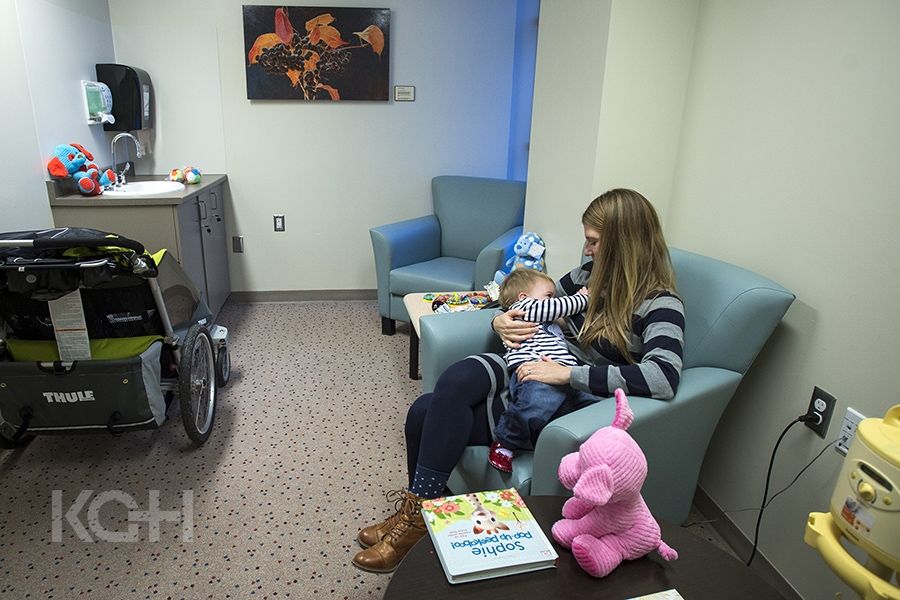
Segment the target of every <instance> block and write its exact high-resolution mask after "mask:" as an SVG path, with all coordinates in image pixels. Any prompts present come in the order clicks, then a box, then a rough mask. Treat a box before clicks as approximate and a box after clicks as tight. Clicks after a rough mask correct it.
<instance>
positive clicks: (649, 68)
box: [585, 0, 699, 223]
mask: <svg viewBox="0 0 900 600" xmlns="http://www.w3.org/2000/svg"><path fill="white" fill-rule="evenodd" d="M698 5H699V0H679V2H660V1H659V0H624V1H623V0H619V1H615V2H613V4H612V14H611V17H610V28H609V43H608V45H607V51H606V69H605V71H604V78H603V97H602V99H601V101H600V122H599V126H598V130H599V133H598V135H597V150H596V153H597V158H596V164H595V166H594V171H593V173H594V185H593V188H592V189H593V192H592V194H591V197H592V198H593V197H595V196H599V195H600V194H602V193H603V192H605V191H607V190H609V189H612V188H618V187H625V188H632V189H635V190H637V191H639V192H640V193H641V194H643V195H644V196H645V197H646V198H647V199H648V200H650V201H651V202H652V203H653V206H654V207H655V208H656V210H657V212H658V213H659V216H660V219H661V220H662V222H663V223H665V220H666V217H667V215H668V213H669V210H670V202H671V195H672V180H673V178H674V176H675V162H676V156H677V154H678V142H679V136H680V134H681V122H682V116H683V113H684V99H685V94H686V93H687V82H688V74H689V72H690V67H691V50H692V48H693V44H694V28H695V26H696V23H697V10H698ZM585 204H587V203H586V202H585Z"/></svg>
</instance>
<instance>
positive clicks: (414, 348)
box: [409, 326, 420, 379]
mask: <svg viewBox="0 0 900 600" xmlns="http://www.w3.org/2000/svg"><path fill="white" fill-rule="evenodd" d="M409 378H410V379H420V377H419V336H418V334H416V330H415V328H414V327H412V326H410V328H409Z"/></svg>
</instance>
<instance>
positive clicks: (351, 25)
mask: <svg viewBox="0 0 900 600" xmlns="http://www.w3.org/2000/svg"><path fill="white" fill-rule="evenodd" d="M390 20H391V12H390V9H386V8H343V7H341V8H328V7H321V6H314V7H309V6H244V58H245V61H246V69H247V98H249V99H251V100H263V99H281V100H326V101H336V100H383V101H386V100H388V83H389V82H388V76H389V67H390V62H391V61H390Z"/></svg>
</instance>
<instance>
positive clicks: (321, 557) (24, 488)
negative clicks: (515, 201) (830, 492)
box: [0, 302, 724, 600]
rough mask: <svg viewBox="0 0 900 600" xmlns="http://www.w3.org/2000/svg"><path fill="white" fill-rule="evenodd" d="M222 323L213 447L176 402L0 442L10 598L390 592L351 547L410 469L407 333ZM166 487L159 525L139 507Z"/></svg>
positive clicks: (276, 310)
mask: <svg viewBox="0 0 900 600" xmlns="http://www.w3.org/2000/svg"><path fill="white" fill-rule="evenodd" d="M220 320H221V323H222V324H223V325H225V326H227V327H229V330H230V339H231V351H232V368H233V373H232V380H231V382H230V384H229V385H228V387H227V388H224V389H222V390H221V392H220V394H219V405H218V413H217V416H216V423H215V426H214V430H213V432H212V436H211V437H210V439H209V441H208V442H207V443H206V445H204V446H203V447H202V448H199V449H195V448H194V447H192V446H191V444H190V443H189V441H188V438H187V436H186V434H185V433H184V430H183V428H182V425H181V422H180V420H179V418H178V413H177V410H176V407H175V406H173V407H172V409H171V410H170V413H169V414H170V417H174V418H170V420H169V421H168V422H166V423H164V425H163V426H162V427H161V428H160V429H157V430H154V431H145V432H136V433H130V434H124V435H120V436H116V437H111V436H108V435H91V436H64V437H55V436H53V437H51V436H46V437H39V438H37V439H36V440H34V441H33V442H32V443H31V444H30V445H28V446H27V447H26V448H24V449H23V450H18V451H15V452H10V451H0V598H61V599H68V598H76V597H94V598H104V599H105V598H214V599H217V600H218V599H224V598H345V599H357V598H360V599H361V598H380V597H381V596H382V594H383V593H384V589H385V587H386V585H387V583H388V581H389V576H387V575H375V574H369V573H365V572H362V571H359V570H358V569H355V568H353V567H352V566H351V565H350V563H349V561H350V558H351V557H352V556H353V554H354V553H356V552H357V551H358V550H359V548H358V546H357V544H356V542H355V540H354V536H355V534H356V531H357V529H358V528H359V527H360V526H362V525H365V524H368V523H369V522H370V521H371V520H373V519H374V518H375V517H380V516H382V515H386V514H387V512H388V508H389V507H388V506H387V505H386V503H385V501H384V493H385V492H387V491H388V490H390V489H395V488H400V487H402V486H403V485H405V483H406V475H405V458H404V443H403V435H402V423H403V417H404V414H405V412H406V407H407V406H408V405H409V403H410V402H411V401H412V400H413V399H414V398H415V396H416V395H417V393H418V390H419V382H413V381H410V380H409V378H408V367H407V356H408V355H407V352H408V338H407V336H406V335H403V334H402V333H401V334H398V335H395V336H393V337H388V336H382V335H380V323H379V316H378V311H377V309H376V307H375V305H374V303H372V302H299V303H284V304H228V305H226V307H225V309H224V310H223V313H222V315H221V319H220ZM115 490H119V491H120V492H116V491H115ZM185 492H187V493H185ZM154 498H158V507H159V509H161V510H163V511H168V513H169V514H165V515H164V516H165V517H166V518H168V519H169V520H168V521H164V522H162V523H161V524H160V525H159V531H158V532H154V531H153V529H152V527H151V526H149V525H148V524H147V522H146V519H144V520H143V521H141V515H140V514H139V513H140V512H142V511H143V512H153V503H154ZM130 510H131V511H137V512H132V513H131V519H129V511H130ZM144 516H145V517H146V515H144ZM183 516H186V517H187V520H186V523H187V525H188V527H185V519H184V518H183ZM695 516H697V515H692V518H691V520H696V519H694V517H695ZM92 519H93V520H92ZM54 523H55V525H54ZM191 524H192V527H190V525H191ZM129 525H130V526H131V527H135V525H136V526H137V527H138V529H137V530H136V531H134V532H133V534H129V533H128V532H129V529H128V528H129ZM80 528H83V530H80ZM698 529H699V531H697V533H699V534H700V535H703V536H704V537H707V538H708V539H711V541H712V542H713V543H716V544H718V545H724V543H723V542H721V539H720V538H718V536H716V535H715V534H714V532H712V530H711V528H705V527H703V526H702V525H701V526H700V527H699V528H698ZM104 531H107V532H111V535H107V534H104ZM186 531H187V532H188V533H189V537H186V536H185V533H186ZM116 535H118V536H120V537H121V538H122V539H120V540H116V539H114V538H115V536H116ZM129 535H132V538H133V539H137V541H128V540H130V539H132V538H130V537H129ZM157 536H158V541H152V540H153V539H154V537H157ZM103 538H106V539H107V540H109V541H103ZM85 539H88V540H89V541H84V540H85Z"/></svg>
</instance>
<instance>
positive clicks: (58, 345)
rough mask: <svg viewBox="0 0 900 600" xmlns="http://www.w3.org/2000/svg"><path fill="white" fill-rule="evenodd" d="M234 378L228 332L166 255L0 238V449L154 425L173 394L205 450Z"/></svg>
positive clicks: (98, 241) (52, 232) (58, 233)
mask: <svg viewBox="0 0 900 600" xmlns="http://www.w3.org/2000/svg"><path fill="white" fill-rule="evenodd" d="M230 370H231V364H230V358H229V354H228V330H227V329H226V328H224V327H221V326H218V325H215V324H213V323H212V314H211V313H210V310H209V308H207V306H206V304H205V303H204V302H203V301H202V298H201V296H200V293H199V291H198V290H197V287H196V286H195V285H194V283H193V282H192V281H191V280H190V278H189V277H188V276H187V275H186V274H185V272H184V271H183V270H182V268H181V265H180V264H178V262H177V261H176V260H175V259H174V258H173V257H172V256H171V255H170V254H169V253H168V252H166V251H165V250H162V251H160V252H158V253H156V254H154V255H150V254H148V253H147V252H146V251H145V250H144V247H143V245H141V244H140V243H138V242H136V241H134V240H130V239H127V238H124V237H122V236H119V235H116V234H111V233H106V232H103V231H97V230H94V229H81V228H58V229H47V230H43V231H20V232H12V233H0V447H6V448H13V447H17V446H21V445H23V444H25V443H26V442H27V441H29V440H30V439H31V438H32V437H33V436H34V435H37V434H53V433H76V432H96V431H108V432H110V433H113V434H118V433H121V432H125V431H132V430H139V429H150V428H155V427H159V426H160V425H162V423H163V421H165V420H166V411H167V409H168V407H169V405H170V403H171V402H172V401H173V400H174V398H175V397H176V396H177V398H178V400H179V404H180V408H181V420H182V422H183V424H184V428H185V431H186V432H187V435H188V437H190V439H191V440H192V441H193V442H194V443H195V444H197V445H200V444H203V443H204V442H205V441H206V440H207V439H208V438H209V435H210V432H211V431H212V425H213V419H214V417H215V412H216V392H217V390H218V388H219V387H220V386H224V385H225V384H226V383H227V382H228V377H229V374H230Z"/></svg>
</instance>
